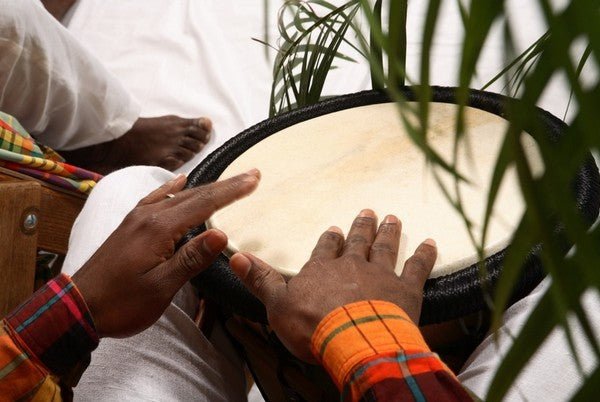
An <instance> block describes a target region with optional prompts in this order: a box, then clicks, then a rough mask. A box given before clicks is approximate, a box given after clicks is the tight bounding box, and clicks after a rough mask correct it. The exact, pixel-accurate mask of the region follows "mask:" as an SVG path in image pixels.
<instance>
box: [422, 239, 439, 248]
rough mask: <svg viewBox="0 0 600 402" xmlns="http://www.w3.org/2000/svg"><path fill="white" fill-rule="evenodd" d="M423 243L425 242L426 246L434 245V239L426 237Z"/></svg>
mask: <svg viewBox="0 0 600 402" xmlns="http://www.w3.org/2000/svg"><path fill="white" fill-rule="evenodd" d="M423 244H427V245H428V246H431V247H435V246H436V243H435V240H433V239H427V240H425V241H424V242H423Z"/></svg>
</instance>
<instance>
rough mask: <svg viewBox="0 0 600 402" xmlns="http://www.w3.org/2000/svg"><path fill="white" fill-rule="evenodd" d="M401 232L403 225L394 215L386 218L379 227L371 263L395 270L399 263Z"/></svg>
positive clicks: (370, 259)
mask: <svg viewBox="0 0 600 402" xmlns="http://www.w3.org/2000/svg"><path fill="white" fill-rule="evenodd" d="M401 232H402V224H401V223H400V221H399V220H398V218H396V217H395V216H394V215H388V216H386V217H385V219H384V220H383V222H382V223H381V225H379V230H378V231H377V235H376V236H375V241H374V242H373V245H372V246H371V251H370V252H369V261H371V262H373V263H375V264H381V265H383V266H384V267H387V268H389V269H391V270H394V268H395V267H396V261H398V247H399V246H400V234H401Z"/></svg>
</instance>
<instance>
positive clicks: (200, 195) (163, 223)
mask: <svg viewBox="0 0 600 402" xmlns="http://www.w3.org/2000/svg"><path fill="white" fill-rule="evenodd" d="M259 179H260V173H259V172H258V170H253V171H250V172H248V173H246V174H241V175H239V176H235V177H232V178H231V179H228V180H224V181H220V182H217V183H212V184H209V185H206V186H200V187H196V188H193V189H189V190H182V189H183V187H184V185H185V182H186V179H185V177H184V176H179V177H177V178H175V179H174V180H171V181H170V182H167V183H166V184H164V185H163V186H162V187H160V188H159V189H157V190H155V191H153V192H152V193H150V195H148V196H147V197H145V198H144V199H142V200H141V201H140V202H139V203H138V205H137V206H136V207H135V208H134V209H133V210H132V211H131V212H130V213H129V214H128V215H127V216H126V217H125V219H124V220H123V222H122V223H121V225H119V227H118V228H117V229H116V230H115V231H114V232H113V233H112V234H111V235H110V236H109V238H108V239H107V240H106V241H105V242H104V244H103V245H102V246H101V247H100V248H99V249H98V251H96V253H95V254H94V255H93V256H92V257H91V258H90V259H89V260H88V262H86V263H85V265H84V266H83V267H82V268H81V269H80V270H79V271H77V273H76V274H75V275H73V282H74V283H75V284H76V285H77V287H78V289H79V291H80V292H81V294H82V296H83V298H84V299H85V301H86V303H87V305H88V307H89V309H90V312H91V314H92V318H93V320H94V323H95V325H96V330H97V332H98V334H99V336H112V337H124V336H128V335H133V334H135V333H137V332H140V331H142V330H144V329H145V328H147V327H149V326H150V325H152V324H153V323H154V322H155V321H156V320H158V318H159V317H160V316H161V314H162V313H163V312H164V311H165V309H166V308H167V306H168V305H169V303H170V302H171V300H172V299H173V296H174V295H175V293H177V291H179V289H180V288H181V287H182V286H183V285H184V284H185V283H186V282H187V281H188V280H190V279H191V278H192V277H193V276H195V275H197V274H198V273H199V272H200V271H202V270H203V269H205V268H207V267H208V266H209V265H210V264H211V263H212V261H213V260H214V259H215V258H216V257H217V256H218V255H219V254H220V253H221V251H223V249H224V248H225V246H226V245H227V236H225V234H224V233H223V232H220V231H218V230H214V229H212V230H208V231H206V232H204V233H202V234H200V235H198V236H197V237H195V238H193V239H192V240H190V241H189V242H188V243H186V244H185V245H184V246H183V247H181V248H180V249H179V250H177V252H175V245H176V244H177V242H178V241H179V240H180V239H181V238H182V237H183V235H184V234H185V233H187V231H188V230H190V229H192V228H194V227H196V226H198V225H200V224H202V223H203V222H204V221H206V219H207V218H208V217H210V216H211V215H212V214H213V213H214V212H215V211H217V210H218V209H220V208H222V207H224V206H226V205H228V204H231V203H232V202H234V201H235V200H237V199H240V198H242V197H245V196H246V195H248V194H250V193H251V192H252V191H254V189H255V188H256V186H257V185H258V181H259Z"/></svg>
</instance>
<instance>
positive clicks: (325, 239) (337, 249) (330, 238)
mask: <svg viewBox="0 0 600 402" xmlns="http://www.w3.org/2000/svg"><path fill="white" fill-rule="evenodd" d="M343 247H344V233H343V232H342V229H340V228H338V227H337V226H332V227H330V228H329V229H327V231H326V232H325V233H323V234H322V235H321V237H319V240H318V241H317V245H316V246H315V248H314V249H313V251H312V254H311V256H310V258H311V259H313V258H326V259H331V258H336V257H338V256H339V255H340V253H341V251H342V248H343Z"/></svg>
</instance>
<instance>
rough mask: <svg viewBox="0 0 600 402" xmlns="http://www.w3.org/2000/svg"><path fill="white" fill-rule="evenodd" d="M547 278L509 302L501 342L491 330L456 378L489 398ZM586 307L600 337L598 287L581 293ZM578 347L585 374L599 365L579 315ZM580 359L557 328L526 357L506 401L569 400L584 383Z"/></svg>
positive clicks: (575, 326) (575, 334)
mask: <svg viewBox="0 0 600 402" xmlns="http://www.w3.org/2000/svg"><path fill="white" fill-rule="evenodd" d="M548 285H549V279H545V280H544V281H543V282H542V283H541V284H540V285H539V286H538V287H537V288H536V289H535V290H534V291H533V292H532V293H531V294H530V295H529V296H528V297H526V298H524V299H523V300H521V301H519V302H517V303H516V304H514V305H513V306H511V307H510V308H509V309H508V310H507V311H506V313H505V314H504V318H503V325H502V327H501V328H500V330H499V337H498V338H499V339H498V342H496V341H495V340H494V336H493V335H489V336H488V337H487V338H486V339H485V340H484V341H483V342H482V343H481V344H480V345H479V346H478V347H477V349H476V350H475V351H474V352H473V354H472V355H471V357H470V358H469V360H468V361H467V362H466V364H465V366H464V368H463V369H462V371H461V373H460V374H459V375H458V379H459V380H460V381H461V383H462V384H463V385H465V386H466V387H467V388H469V389H470V390H471V391H473V392H474V393H475V394H476V395H477V396H479V397H480V398H482V400H486V397H485V396H486V395H487V392H488V389H489V386H490V384H491V381H492V379H493V376H494V373H495V372H496V370H497V368H498V367H499V365H500V363H501V362H502V359H503V357H504V356H505V355H506V353H507V352H508V350H509V349H510V346H511V345H512V339H513V337H515V336H517V335H518V334H519V333H520V332H521V329H522V328H523V325H524V324H525V322H526V320H527V317H528V316H529V314H531V311H532V310H533V308H534V307H535V306H536V305H537V303H538V301H539V299H540V298H541V296H542V295H543V294H544V292H545V291H546V290H547V289H548ZM582 301H583V306H584V310H585V311H586V312H587V315H588V318H589V320H590V323H591V325H592V328H593V329H594V331H595V336H596V339H597V341H598V340H600V297H598V293H597V292H587V293H586V294H585V295H584V297H583V299H582ZM569 323H570V328H571V331H572V332H571V333H572V336H573V340H574V342H575V346H576V353H577V357H578V359H579V363H580V364H581V368H582V369H583V370H584V373H585V375H589V374H591V372H593V370H594V369H595V368H596V367H597V366H598V361H597V360H596V358H595V356H594V352H593V350H592V349H591V346H590V344H589V341H588V340H587V338H586V336H585V334H584V332H583V330H582V328H581V326H580V325H578V324H577V323H576V322H575V320H569ZM582 383H583V380H582V376H581V374H580V373H579V369H578V366H577V361H576V359H575V357H574V355H573V353H572V352H571V349H570V347H569V344H568V343H567V338H566V335H565V332H564V330H562V329H555V330H554V331H553V332H552V333H551V334H550V336H549V337H548V338H547V339H546V341H545V342H544V343H543V344H542V346H541V348H540V349H538V350H537V352H536V353H535V354H534V356H533V357H532V358H531V359H530V360H529V361H528V363H527V365H526V366H525V369H524V370H523V371H522V372H521V373H520V374H519V377H518V378H517V380H516V382H515V383H513V385H512V387H511V389H510V391H509V393H508V395H507V396H506V400H507V401H567V400H569V399H570V398H571V397H572V396H573V395H574V394H575V393H576V391H577V390H578V389H579V387H580V386H581V385H582Z"/></svg>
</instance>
